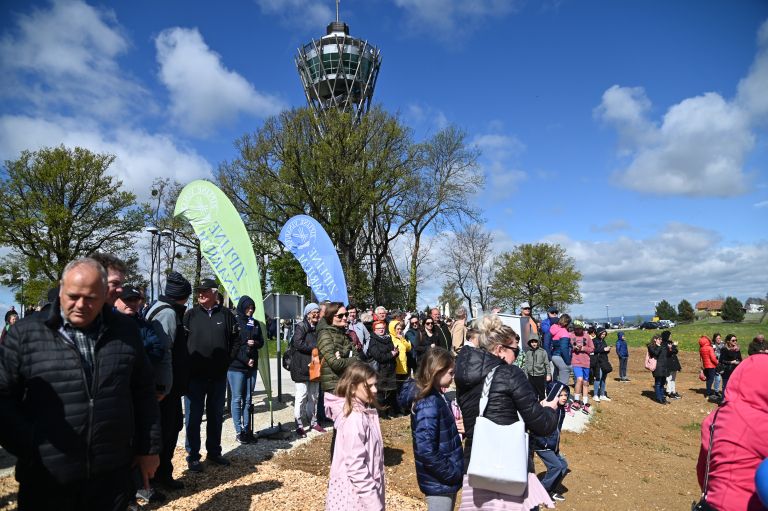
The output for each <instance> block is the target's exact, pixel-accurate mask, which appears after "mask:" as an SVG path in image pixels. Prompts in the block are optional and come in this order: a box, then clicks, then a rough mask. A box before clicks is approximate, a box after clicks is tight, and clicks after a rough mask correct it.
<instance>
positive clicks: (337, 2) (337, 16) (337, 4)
mask: <svg viewBox="0 0 768 511" xmlns="http://www.w3.org/2000/svg"><path fill="white" fill-rule="evenodd" d="M338 22H339V0H336V23H338Z"/></svg>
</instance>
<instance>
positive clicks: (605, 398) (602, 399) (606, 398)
mask: <svg viewBox="0 0 768 511" xmlns="http://www.w3.org/2000/svg"><path fill="white" fill-rule="evenodd" d="M610 400H611V398H609V397H608V396H602V397H601V398H600V401H610Z"/></svg>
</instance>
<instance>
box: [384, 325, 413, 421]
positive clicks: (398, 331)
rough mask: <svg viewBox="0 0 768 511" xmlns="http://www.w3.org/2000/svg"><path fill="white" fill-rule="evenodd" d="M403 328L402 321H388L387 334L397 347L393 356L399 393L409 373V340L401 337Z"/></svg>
mask: <svg viewBox="0 0 768 511" xmlns="http://www.w3.org/2000/svg"><path fill="white" fill-rule="evenodd" d="M404 329H405V324H404V323H403V322H402V321H398V320H393V321H390V322H389V336H390V337H391V338H392V344H393V345H394V346H395V348H396V349H397V357H395V381H396V382H397V394H400V391H401V390H402V388H403V383H405V380H407V379H408V376H409V375H410V371H409V369H408V353H409V352H410V351H411V341H409V340H408V339H406V338H405V337H403V330H404ZM401 411H402V410H401Z"/></svg>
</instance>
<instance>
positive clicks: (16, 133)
mask: <svg viewBox="0 0 768 511" xmlns="http://www.w3.org/2000/svg"><path fill="white" fill-rule="evenodd" d="M60 144H64V145H65V146H67V147H75V146H80V147H85V148H87V149H89V150H91V151H94V152H99V153H109V154H114V155H115V156H116V158H115V161H114V163H113V164H112V165H111V166H110V169H109V171H110V173H111V174H112V175H114V176H116V177H117V178H118V179H120V180H121V181H122V182H123V186H124V188H125V189H127V190H130V191H132V192H134V193H135V194H136V195H137V196H138V197H139V199H140V200H141V199H146V198H147V197H148V195H149V192H150V190H149V188H150V184H151V182H152V180H153V179H154V178H156V177H160V178H162V177H169V178H171V179H175V180H176V181H179V182H180V183H186V182H189V181H192V180H193V179H200V178H206V177H211V166H210V164H209V163H208V162H207V161H206V160H205V159H203V158H202V157H201V156H199V155H198V154H197V153H196V152H195V151H194V150H192V149H185V148H181V147H179V146H178V145H177V143H176V142H175V141H174V140H173V139H172V138H171V137H170V136H168V135H164V134H150V133H147V132H145V131H142V130H135V129H130V128H125V127H123V128H117V129H115V130H110V131H107V130H105V129H103V127H101V126H100V125H99V124H98V123H96V122H92V121H88V120H86V119H74V118H62V117H50V118H48V119H42V118H33V117H26V116H12V115H5V116H2V117H0V158H2V159H3V160H7V159H16V158H18V156H19V154H20V152H21V151H22V150H24V149H27V150H37V149H39V148H41V147H44V146H47V147H50V146H57V145H60Z"/></svg>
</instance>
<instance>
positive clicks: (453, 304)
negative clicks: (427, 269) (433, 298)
mask: <svg viewBox="0 0 768 511" xmlns="http://www.w3.org/2000/svg"><path fill="white" fill-rule="evenodd" d="M437 301H438V303H439V304H440V305H445V304H446V303H447V304H448V308H449V309H450V310H451V313H453V312H454V311H456V309H458V308H459V307H461V304H462V303H463V300H462V298H461V295H460V294H459V290H458V286H456V283H455V282H451V281H447V282H446V283H445V284H443V289H442V292H441V293H440V297H438V299H437Z"/></svg>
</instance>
